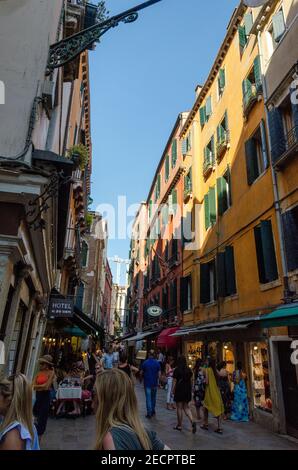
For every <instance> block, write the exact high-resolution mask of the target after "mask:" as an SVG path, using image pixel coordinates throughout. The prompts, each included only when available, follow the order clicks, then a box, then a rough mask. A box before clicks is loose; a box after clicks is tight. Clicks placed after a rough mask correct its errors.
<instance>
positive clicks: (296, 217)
mask: <svg viewBox="0 0 298 470" xmlns="http://www.w3.org/2000/svg"><path fill="white" fill-rule="evenodd" d="M282 222H283V233H284V237H285V248H286V250H285V251H286V258H287V265H288V271H294V270H295V269H298V206H296V207H294V208H293V209H291V210H288V211H286V212H284V213H283V214H282Z"/></svg>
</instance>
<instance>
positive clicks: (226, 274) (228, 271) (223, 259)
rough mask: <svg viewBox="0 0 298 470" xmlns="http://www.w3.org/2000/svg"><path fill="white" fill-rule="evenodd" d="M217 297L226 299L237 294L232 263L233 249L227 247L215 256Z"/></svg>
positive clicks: (233, 264) (233, 263)
mask: <svg viewBox="0 0 298 470" xmlns="http://www.w3.org/2000/svg"><path fill="white" fill-rule="evenodd" d="M216 261H217V274H218V296H219V297H228V296H230V295H234V294H236V292H237V289H236V275H235V262H234V248H233V247H232V246H227V247H226V249H225V251H224V252H222V253H219V254H218V256H217V260H216Z"/></svg>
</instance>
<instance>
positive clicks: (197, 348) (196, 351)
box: [186, 341, 203, 369]
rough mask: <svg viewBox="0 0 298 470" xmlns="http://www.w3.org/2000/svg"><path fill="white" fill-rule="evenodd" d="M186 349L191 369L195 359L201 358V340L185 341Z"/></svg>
mask: <svg viewBox="0 0 298 470" xmlns="http://www.w3.org/2000/svg"><path fill="white" fill-rule="evenodd" d="M186 351H187V353H186V355H187V360H188V365H189V367H191V368H192V369H193V368H194V366H195V363H196V360H197V359H202V358H203V343H202V342H201V341H196V342H191V343H187V344H186Z"/></svg>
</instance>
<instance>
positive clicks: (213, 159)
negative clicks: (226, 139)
mask: <svg viewBox="0 0 298 470" xmlns="http://www.w3.org/2000/svg"><path fill="white" fill-rule="evenodd" d="M211 162H212V164H213V165H214V163H215V139H214V135H213V136H212V137H211Z"/></svg>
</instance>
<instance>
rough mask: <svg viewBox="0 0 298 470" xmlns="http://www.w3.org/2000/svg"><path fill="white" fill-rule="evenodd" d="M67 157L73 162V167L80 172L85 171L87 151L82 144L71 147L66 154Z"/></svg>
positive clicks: (87, 157) (87, 158)
mask: <svg viewBox="0 0 298 470" xmlns="http://www.w3.org/2000/svg"><path fill="white" fill-rule="evenodd" d="M67 156H68V158H70V159H71V160H73V162H74V163H75V165H76V166H77V167H78V168H80V169H81V170H84V169H85V167H86V165H87V163H88V160H89V152H88V149H87V147H85V145H83V144H78V145H74V146H73V147H71V148H70V149H69V150H68V152H67Z"/></svg>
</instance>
